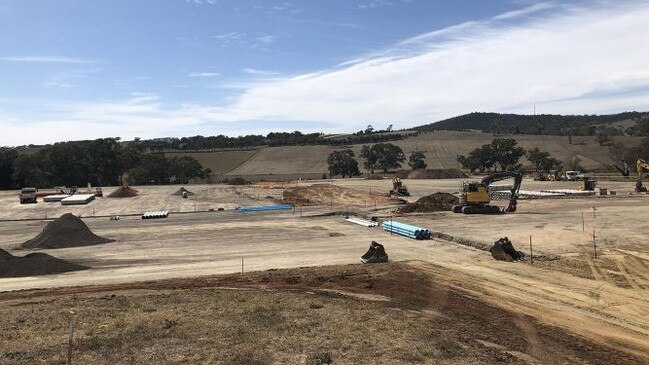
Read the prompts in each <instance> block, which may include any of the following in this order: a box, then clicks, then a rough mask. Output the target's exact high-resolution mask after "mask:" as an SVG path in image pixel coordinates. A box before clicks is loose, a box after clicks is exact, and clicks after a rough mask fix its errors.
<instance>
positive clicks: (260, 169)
mask: <svg viewBox="0 0 649 365" xmlns="http://www.w3.org/2000/svg"><path fill="white" fill-rule="evenodd" d="M499 137H500V138H515V139H516V140H517V141H518V143H519V145H520V146H522V147H524V148H526V149H531V148H534V147H539V148H540V149H541V150H543V151H547V152H549V153H550V154H551V155H552V156H553V157H555V158H558V159H559V160H561V161H569V160H571V159H572V158H573V157H578V158H580V159H581V165H582V166H583V167H584V168H586V169H602V168H607V167H608V168H610V164H611V162H612V161H611V158H610V156H609V153H608V147H607V146H600V145H599V144H598V143H597V141H596V140H595V137H581V136H580V137H573V143H572V144H569V143H568V137H566V136H533V135H500V136H499ZM493 138H494V136H493V135H491V134H488V133H474V132H446V131H442V132H437V133H433V132H431V133H426V134H422V135H420V136H417V137H412V138H408V139H405V140H402V141H395V142H392V143H394V144H396V145H398V146H400V147H401V148H402V149H403V151H404V152H405V153H406V155H407V154H409V153H410V152H412V151H416V150H419V151H423V152H424V153H425V154H426V162H427V164H428V167H429V168H433V169H437V168H456V167H457V166H458V164H457V156H458V155H465V154H467V153H468V152H469V151H471V150H472V149H474V148H476V147H479V146H481V145H483V144H486V143H490V142H491V140H492V139H493ZM614 141H616V142H622V143H624V144H625V145H627V146H632V145H637V144H639V143H640V141H641V138H640V137H614ZM361 147H362V145H353V146H349V148H351V149H352V150H354V152H355V153H356V156H359V155H360V151H361ZM341 148H342V147H330V146H295V147H271V148H264V149H262V150H260V151H259V153H257V154H256V155H254V156H253V157H252V158H250V159H249V160H247V161H246V162H245V163H243V164H241V165H240V166H239V167H237V168H236V169H233V170H232V171H230V172H229V173H228V174H229V175H242V176H248V175H264V174H266V175H270V174H272V175H291V174H298V175H299V174H322V173H324V172H326V171H327V161H326V160H327V156H328V155H329V153H331V152H332V151H334V150H336V149H341ZM524 162H525V161H524ZM404 167H407V166H405V165H404ZM361 168H362V166H361Z"/></svg>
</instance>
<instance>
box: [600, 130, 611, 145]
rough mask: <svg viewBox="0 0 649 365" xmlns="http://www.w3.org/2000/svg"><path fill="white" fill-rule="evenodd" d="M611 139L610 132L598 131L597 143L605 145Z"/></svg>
mask: <svg viewBox="0 0 649 365" xmlns="http://www.w3.org/2000/svg"><path fill="white" fill-rule="evenodd" d="M610 141H611V138H610V137H609V134H608V132H607V131H600V132H599V133H597V143H599V145H600V146H603V145H605V144H607V143H609V142H610Z"/></svg>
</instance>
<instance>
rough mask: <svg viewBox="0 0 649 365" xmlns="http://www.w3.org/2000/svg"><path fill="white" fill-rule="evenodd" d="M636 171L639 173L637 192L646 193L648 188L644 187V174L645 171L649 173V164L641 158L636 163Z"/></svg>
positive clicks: (636, 182) (636, 184) (636, 183)
mask: <svg viewBox="0 0 649 365" xmlns="http://www.w3.org/2000/svg"><path fill="white" fill-rule="evenodd" d="M635 169H636V172H637V173H638V178H637V180H636V181H635V191H636V193H644V192H646V191H647V188H645V187H644V186H642V173H643V172H644V171H649V164H648V163H647V162H646V161H645V160H643V159H641V158H639V159H638V160H637V161H636V162H635Z"/></svg>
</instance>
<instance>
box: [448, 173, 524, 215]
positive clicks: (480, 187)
mask: <svg viewBox="0 0 649 365" xmlns="http://www.w3.org/2000/svg"><path fill="white" fill-rule="evenodd" d="M509 178H514V185H512V188H511V190H510V197H509V205H508V206H507V208H502V207H499V206H496V205H490V204H489V203H491V196H490V194H489V185H491V184H492V183H494V182H496V181H501V180H505V179H509ZM522 182H523V174H522V173H520V172H517V171H511V172H510V171H506V172H499V173H495V174H491V175H489V176H486V177H485V178H484V179H482V180H481V181H464V182H463V183H462V185H461V186H460V204H458V205H454V206H453V207H452V208H451V209H452V210H453V213H464V214H500V213H513V212H515V211H516V204H517V203H518V191H519V190H520V188H521V183H522Z"/></svg>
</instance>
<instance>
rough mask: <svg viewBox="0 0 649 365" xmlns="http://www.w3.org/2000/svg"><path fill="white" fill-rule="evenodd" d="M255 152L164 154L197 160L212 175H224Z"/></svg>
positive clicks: (255, 151) (169, 156) (170, 156)
mask: <svg viewBox="0 0 649 365" xmlns="http://www.w3.org/2000/svg"><path fill="white" fill-rule="evenodd" d="M257 152H258V151H257V150H242V151H219V152H166V153H165V156H166V157H168V158H172V157H180V156H190V157H193V158H195V159H197V160H198V162H200V164H201V165H202V166H203V168H209V169H210V170H212V174H216V175H219V174H225V173H227V172H229V171H231V170H233V169H235V168H236V167H237V166H239V165H240V164H242V163H243V162H245V161H246V160H248V159H249V158H251V157H252V156H254V155H255V154H256V153H257Z"/></svg>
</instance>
